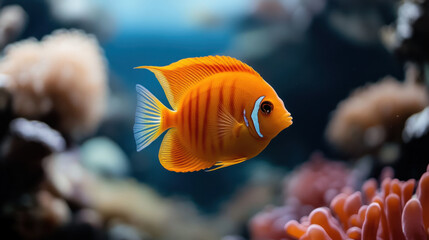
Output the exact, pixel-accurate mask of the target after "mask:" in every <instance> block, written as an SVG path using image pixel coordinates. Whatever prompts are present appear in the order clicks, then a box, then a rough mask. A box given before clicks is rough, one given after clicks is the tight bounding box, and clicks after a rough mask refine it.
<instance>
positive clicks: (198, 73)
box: [136, 56, 259, 110]
mask: <svg viewBox="0 0 429 240" xmlns="http://www.w3.org/2000/svg"><path fill="white" fill-rule="evenodd" d="M136 68H146V69H148V70H150V71H152V72H153V73H154V74H155V76H156V78H157V79H158V81H159V82H160V84H161V86H162V88H163V89H164V91H165V94H166V96H167V99H168V102H169V103H170V105H171V106H172V107H173V108H174V109H175V110H176V109H177V106H178V104H179V102H180V101H181V99H182V98H183V96H184V95H185V94H186V93H187V92H188V90H189V89H190V88H191V87H192V86H194V85H195V84H197V83H199V82H200V81H202V80H204V79H206V78H207V77H209V76H211V75H214V74H217V73H222V72H248V73H250V74H253V75H257V76H259V74H258V73H257V72H256V71H255V70H253V68H252V67H250V66H248V65H247V64H245V63H243V62H241V61H239V60H237V59H235V58H232V57H227V56H207V57H197V58H186V59H182V60H180V61H178V62H175V63H172V64H170V65H168V66H165V67H155V66H140V67H136Z"/></svg>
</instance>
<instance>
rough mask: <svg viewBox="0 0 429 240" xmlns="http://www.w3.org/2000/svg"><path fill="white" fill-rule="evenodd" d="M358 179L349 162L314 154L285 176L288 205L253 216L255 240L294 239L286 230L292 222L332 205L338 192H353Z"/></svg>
mask: <svg viewBox="0 0 429 240" xmlns="http://www.w3.org/2000/svg"><path fill="white" fill-rule="evenodd" d="M357 181H358V176H357V175H356V174H355V172H354V171H352V170H351V169H349V168H348V167H347V165H346V164H344V163H342V162H336V161H330V160H327V159H326V158H325V157H323V155H322V154H321V153H315V154H313V155H312V156H311V160H310V161H308V162H306V163H304V164H303V165H301V166H300V167H299V168H297V169H296V170H294V171H293V172H292V174H291V175H289V176H287V177H286V178H285V187H284V193H283V194H284V206H281V207H267V208H265V209H264V210H263V211H261V212H259V213H258V214H256V215H255V216H254V217H253V218H252V219H251V221H250V233H251V239H252V240H266V239H270V240H281V239H291V238H289V237H288V236H287V234H286V232H285V231H284V225H285V224H286V223H287V222H288V221H290V220H299V219H300V218H301V217H303V216H305V215H307V214H309V213H310V212H311V211H312V210H313V209H315V208H317V207H321V206H326V205H328V204H329V202H330V201H331V200H332V199H333V198H334V197H335V196H336V195H337V194H338V193H341V192H349V193H351V192H353V190H354V189H355V185H356V184H357Z"/></svg>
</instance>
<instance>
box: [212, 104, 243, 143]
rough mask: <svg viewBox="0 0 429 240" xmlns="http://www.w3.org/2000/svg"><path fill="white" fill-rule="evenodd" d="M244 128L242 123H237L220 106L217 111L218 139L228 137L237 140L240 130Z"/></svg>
mask: <svg viewBox="0 0 429 240" xmlns="http://www.w3.org/2000/svg"><path fill="white" fill-rule="evenodd" d="M243 126H244V124H243V123H239V122H238V121H237V119H235V118H234V117H233V116H232V115H231V113H229V112H228V111H226V109H225V108H224V107H223V106H220V108H219V111H218V126H217V127H218V134H219V137H222V138H223V137H226V136H228V135H231V134H232V136H234V137H235V138H237V137H238V136H239V134H240V130H241V128H242V127H243Z"/></svg>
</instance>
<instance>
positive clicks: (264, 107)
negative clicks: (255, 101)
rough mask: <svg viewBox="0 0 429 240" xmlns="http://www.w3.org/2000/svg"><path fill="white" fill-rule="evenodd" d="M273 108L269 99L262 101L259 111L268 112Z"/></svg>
mask: <svg viewBox="0 0 429 240" xmlns="http://www.w3.org/2000/svg"><path fill="white" fill-rule="evenodd" d="M273 109H274V106H273V104H272V103H271V102H270V101H265V102H262V104H261V111H262V113H264V114H270V113H271V112H272V111H273Z"/></svg>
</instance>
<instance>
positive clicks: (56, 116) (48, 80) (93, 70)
mask: <svg viewBox="0 0 429 240" xmlns="http://www.w3.org/2000/svg"><path fill="white" fill-rule="evenodd" d="M106 71H107V70H106V61H105V59H104V56H103V53H102V51H101V49H100V47H99V45H98V43H97V41H96V39H95V38H94V37H92V36H90V35H87V34H85V33H83V32H81V31H77V30H70V31H67V30H59V31H56V32H54V33H52V34H51V35H50V36H47V37H45V38H44V39H43V40H42V41H40V42H38V41H36V40H34V39H30V40H25V41H22V42H18V43H15V44H13V45H10V46H8V47H7V48H6V55H5V57H4V58H3V59H2V60H1V62H0V72H1V73H3V74H6V75H8V76H9V77H10V79H11V83H12V84H11V88H12V92H13V110H14V112H15V114H16V115H18V116H21V117H26V118H30V119H37V120H43V121H46V122H47V123H48V124H50V125H51V126H53V127H55V128H57V129H59V130H60V131H62V132H63V133H66V134H69V135H71V136H74V137H80V136H83V135H85V134H87V133H89V132H91V131H93V130H94V129H95V128H96V126H97V125H98V123H99V122H100V120H101V118H102V115H103V111H104V107H105V106H104V105H105V98H106V92H107V84H106V81H107V73H106Z"/></svg>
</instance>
